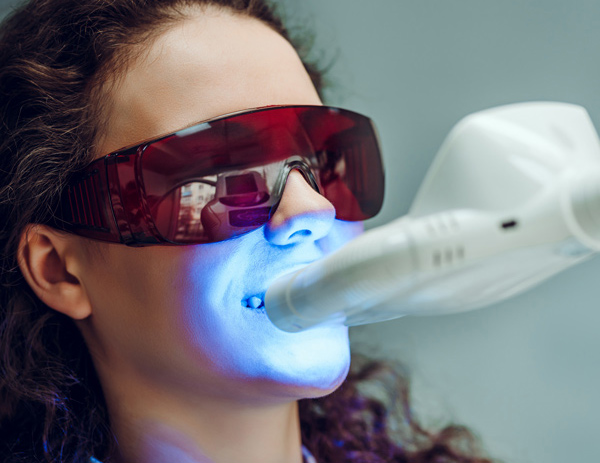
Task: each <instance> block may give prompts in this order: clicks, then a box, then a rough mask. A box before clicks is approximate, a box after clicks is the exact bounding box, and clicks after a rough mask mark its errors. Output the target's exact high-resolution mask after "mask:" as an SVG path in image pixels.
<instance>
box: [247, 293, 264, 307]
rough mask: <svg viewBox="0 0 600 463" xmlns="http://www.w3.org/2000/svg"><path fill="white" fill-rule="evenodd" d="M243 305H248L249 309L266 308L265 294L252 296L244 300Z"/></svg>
mask: <svg viewBox="0 0 600 463" xmlns="http://www.w3.org/2000/svg"><path fill="white" fill-rule="evenodd" d="M242 305H244V306H245V307H248V308H249V309H255V310H258V309H264V308H265V298H264V296H262V295H261V296H250V297H249V298H247V299H244V300H243V301H242Z"/></svg>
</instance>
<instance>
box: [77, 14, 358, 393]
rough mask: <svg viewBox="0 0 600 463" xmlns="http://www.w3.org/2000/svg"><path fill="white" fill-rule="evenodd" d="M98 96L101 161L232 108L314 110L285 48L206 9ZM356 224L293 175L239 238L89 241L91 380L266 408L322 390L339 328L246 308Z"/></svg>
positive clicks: (331, 380)
mask: <svg viewBox="0 0 600 463" xmlns="http://www.w3.org/2000/svg"><path fill="white" fill-rule="evenodd" d="M106 88H107V90H106V98H107V100H106V103H107V104H105V108H106V109H105V111H106V112H105V116H106V117H107V120H108V126H107V128H106V130H105V132H104V133H103V135H102V137H101V138H100V146H99V152H100V153H102V154H104V153H107V152H110V151H113V150H115V149H118V148H120V147H122V146H125V145H129V144H133V143H135V142H138V141H140V140H143V139H148V138H150V137H154V136H157V135H160V134H163V133H165V132H170V131H175V130H177V129H180V128H182V127H185V126H188V125H191V124H192V123H194V122H197V121H201V120H205V119H209V118H212V117H215V116H218V115H222V114H225V113H229V112H233V111H237V110H242V109H247V108H253V107H260V106H266V105H282V104H311V105H318V104H321V102H320V100H319V97H318V95H317V93H316V91H315V89H314V87H313V85H312V83H311V81H310V79H309V77H308V75H307V73H306V71H305V70H304V67H303V65H302V64H301V62H300V59H299V58H298V56H297V54H296V52H295V51H294V49H293V48H292V46H291V45H290V44H289V43H288V42H287V41H285V40H284V39H283V38H282V37H281V36H280V35H279V34H277V33H276V32H275V31H273V30H272V29H270V28H269V27H268V26H266V25H264V24H263V23H261V22H259V21H257V20H255V19H250V18H246V17H242V16H238V15H233V14H231V13H229V12H226V11H222V12H220V11H218V10H214V9H207V10H205V11H202V12H198V13H197V14H194V15H193V16H192V17H190V18H189V19H186V20H184V21H181V22H179V23H177V24H175V25H174V26H172V27H170V28H169V30H168V31H166V32H164V33H163V34H162V35H161V36H160V37H159V38H158V39H157V40H156V41H155V42H153V44H152V45H151V47H150V48H149V49H148V50H147V52H145V53H144V54H142V55H141V56H140V57H139V58H138V59H137V60H135V61H134V62H133V63H132V65H131V66H130V67H129V68H128V71H127V72H126V73H125V74H124V75H123V76H120V77H119V78H118V80H117V81H116V82H115V83H114V85H107V87H106ZM361 229H362V228H361V225H360V224H359V223H348V222H341V221H337V220H335V219H334V209H333V206H332V205H331V204H330V203H329V202H328V201H327V200H326V199H325V198H324V197H322V196H320V195H319V194H318V193H316V192H315V191H314V190H313V189H311V187H310V186H309V185H308V184H307V183H306V182H305V181H304V179H303V177H302V176H301V175H300V174H299V173H297V172H292V174H291V175H290V177H289V178H288V183H287V186H286V189H285V193H284V196H283V199H282V202H281V205H280V206H279V208H278V209H277V212H276V213H275V215H274V216H273V218H272V219H271V221H270V222H269V223H268V224H267V225H266V226H264V227H262V228H259V229H257V230H255V231H253V232H251V233H248V234H246V235H244V236H242V237H240V238H237V239H232V240H228V241H223V242H218V243H213V244H204V245H195V246H181V247H169V246H154V247H145V248H128V247H126V246H122V245H111V244H98V246H100V248H101V250H100V251H101V252H100V253H98V254H97V255H96V254H95V253H92V254H91V255H92V257H93V258H91V259H88V260H85V261H84V262H82V264H81V265H83V266H84V267H85V273H84V275H85V278H83V281H82V283H83V284H84V287H85V290H86V292H87V294H88V297H89V299H90V300H91V303H92V306H93V313H92V316H91V317H89V318H87V319H86V320H84V321H82V322H80V327H81V329H82V331H83V333H84V335H85V337H86V340H87V342H88V344H89V346H90V350H91V352H92V355H93V356H94V359H95V362H96V364H97V367H98V369H99V372H100V376H101V378H102V377H103V375H104V376H105V377H106V375H107V374H108V372H116V371H119V372H120V374H127V375H130V377H131V378H137V379H140V378H143V379H144V380H147V381H153V382H154V383H156V384H161V385H163V386H168V387H170V388H173V387H177V388H181V389H182V390H186V391H187V392H191V393H194V392H195V391H202V392H203V393H208V394H212V395H215V396H220V397H231V396H234V395H235V396H238V397H244V398H245V399H248V398H254V399H257V398H258V399H260V400H263V401H273V400H282V399H283V400H289V399H296V398H299V397H311V396H317V395H321V394H323V393H327V392H329V391H331V390H332V389H333V388H335V387H336V386H337V385H339V383H340V382H341V381H342V380H343V379H344V377H345V374H346V372H347V368H348V364H349V348H348V337H347V329H346V328H345V327H344V326H329V327H321V328H315V329H312V330H309V331H306V332H303V333H299V334H289V333H285V332H282V331H280V330H278V329H277V328H275V327H274V326H273V325H272V324H271V322H270V321H269V319H268V318H267V316H266V314H265V313H264V310H263V309H253V308H251V307H246V305H247V301H248V299H249V298H251V297H253V296H258V297H259V298H260V297H261V295H264V292H265V291H266V289H267V288H268V286H269V284H270V283H271V282H272V281H273V280H274V279H275V278H277V276H279V275H281V274H283V273H286V272H289V271H291V270H294V269H297V268H299V267H300V266H303V265H305V264H307V263H310V262H312V261H314V260H316V259H319V258H320V257H322V256H323V255H324V254H326V253H328V252H331V250H333V249H336V248H338V247H339V246H341V245H342V244H343V243H345V242H346V241H348V240H349V239H351V238H352V237H354V236H356V235H357V234H358V233H360V231H361ZM88 255H89V254H88ZM124 372H126V373H124ZM240 386H241V387H240Z"/></svg>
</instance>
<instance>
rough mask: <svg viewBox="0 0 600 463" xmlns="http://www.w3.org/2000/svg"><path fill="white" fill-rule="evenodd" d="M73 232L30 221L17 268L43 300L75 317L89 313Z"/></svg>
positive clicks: (89, 306) (20, 248)
mask: <svg viewBox="0 0 600 463" xmlns="http://www.w3.org/2000/svg"><path fill="white" fill-rule="evenodd" d="M75 251H77V244H76V242H75V240H74V237H73V236H72V235H66V234H65V233H64V232H59V231H57V230H55V229H53V228H51V227H48V226H46V225H39V224H29V225H27V227H25V230H24V231H23V233H22V234H21V240H20V243H19V249H18V254H17V257H18V261H19V268H20V269H21V272H22V273H23V276H24V277H25V280H26V281H27V283H28V284H29V286H30V287H31V289H32V290H33V292H34V293H35V294H36V295H37V297H38V298H40V300H41V301H42V302H44V303H45V304H46V305H47V306H49V307H52V308H53V309H55V310H57V311H58V312H61V313H63V314H65V315H67V316H69V317H71V318H73V319H75V320H82V319H84V318H86V317H88V316H89V315H90V314H91V312H92V310H91V309H92V308H91V304H90V301H89V299H88V296H87V293H86V291H85V288H84V286H83V285H82V283H81V279H80V276H79V275H78V274H77V273H78V269H79V268H80V266H79V265H78V259H79V258H80V255H81V253H77V252H75Z"/></svg>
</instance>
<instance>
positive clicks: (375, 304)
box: [265, 103, 600, 331]
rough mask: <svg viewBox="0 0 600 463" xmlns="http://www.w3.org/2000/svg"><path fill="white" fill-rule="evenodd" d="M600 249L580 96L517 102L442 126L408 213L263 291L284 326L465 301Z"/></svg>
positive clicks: (491, 298)
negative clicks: (571, 100) (570, 100)
mask: <svg viewBox="0 0 600 463" xmlns="http://www.w3.org/2000/svg"><path fill="white" fill-rule="evenodd" d="M599 250H600V143H599V140H598V136H597V134H596V130H595V129H594V126H593V124H592V122H591V121H590V118H589V116H588V114H587V112H586V111H585V109H583V108H582V107H580V106H575V105H570V104H564V103H523V104H515V105H508V106H503V107H499V108H493V109H489V110H486V111H482V112H479V113H475V114H472V115H470V116H468V117H466V118H465V119H463V120H462V121H461V122H459V123H458V124H457V125H456V126H455V127H454V129H453V130H452V131H451V132H450V134H449V135H448V137H447V139H446V140H445V142H444V143H443V145H442V147H441V148H440V151H439V153H438V155H437V157H436V159H435V160H434V162H433V164H432V166H431V168H430V170H429V172H428V174H427V176H426V177H425V180H424V182H423V184H422V186H421V188H420V190H419V192H418V194H417V196H416V199H415V201H414V203H413V205H412V207H411V209H410V212H409V214H408V215H406V216H404V217H401V218H400V219H397V220H395V221H393V222H391V223H389V224H387V225H384V226H382V227H378V228H375V229H372V230H370V231H368V232H366V233H364V234H363V235H361V236H360V237H358V238H357V239H355V240H353V241H352V242H350V243H348V244H347V245H345V246H344V247H343V248H341V249H340V250H338V251H337V252H335V253H333V254H331V255H330V256H328V257H326V258H324V259H321V260H319V261H317V262H315V263H313V264H311V265H309V266H307V267H305V268H304V269H302V270H300V271H298V272H296V273H293V274H289V275H285V276H283V277H281V278H279V279H278V280H276V281H275V282H274V284H273V285H271V287H270V288H269V290H268V291H267V294H266V297H265V307H266V311H267V314H268V316H269V318H270V319H271V321H272V322H273V323H274V324H275V325H276V326H278V327H279V328H281V329H282V330H285V331H301V330H305V329H308V328H310V327H312V326H314V325H317V324H321V323H343V324H346V325H360V324H364V323H373V322H378V321H383V320H389V319H392V318H398V317H402V316H404V315H432V314H447V313H454V312H462V311H467V310H472V309H476V308H480V307H484V306H486V305H489V304H492V303H494V302H498V301H501V300H503V299H506V298H508V297H510V296H513V295H515V294H518V293H520V292H522V291H525V290H526V289H529V288H531V287H532V286H534V285H536V284H538V283H540V282H542V281H544V280H546V279H547V278H549V277H550V276H552V275H554V274H556V273H558V272H560V271H561V270H564V269H566V268H568V267H570V266H572V265H574V264H577V263H579V262H582V261H583V260H585V259H587V258H589V257H590V256H592V255H593V254H594V253H595V252H597V251H599Z"/></svg>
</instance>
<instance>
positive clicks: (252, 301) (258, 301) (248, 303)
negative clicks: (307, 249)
mask: <svg viewBox="0 0 600 463" xmlns="http://www.w3.org/2000/svg"><path fill="white" fill-rule="evenodd" d="M315 260H316V259H315ZM315 260H311V261H309V262H302V263H298V264H296V265H293V266H291V267H288V268H286V269H285V270H283V271H281V272H278V273H275V275H276V276H275V277H274V278H271V279H269V280H267V281H266V283H267V284H266V285H265V286H263V287H267V288H268V287H269V285H270V283H272V282H273V281H274V280H276V279H277V278H278V277H280V276H283V275H286V274H289V273H293V272H297V271H298V270H301V269H303V268H304V267H306V266H307V265H310V264H312V263H313V262H314V261H315ZM266 292H267V291H266V290H262V292H258V293H255V292H254V291H251V292H248V293H246V294H250V295H249V296H246V297H244V299H242V301H241V303H242V307H245V308H248V309H250V310H255V311H264V310H265V294H266Z"/></svg>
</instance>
